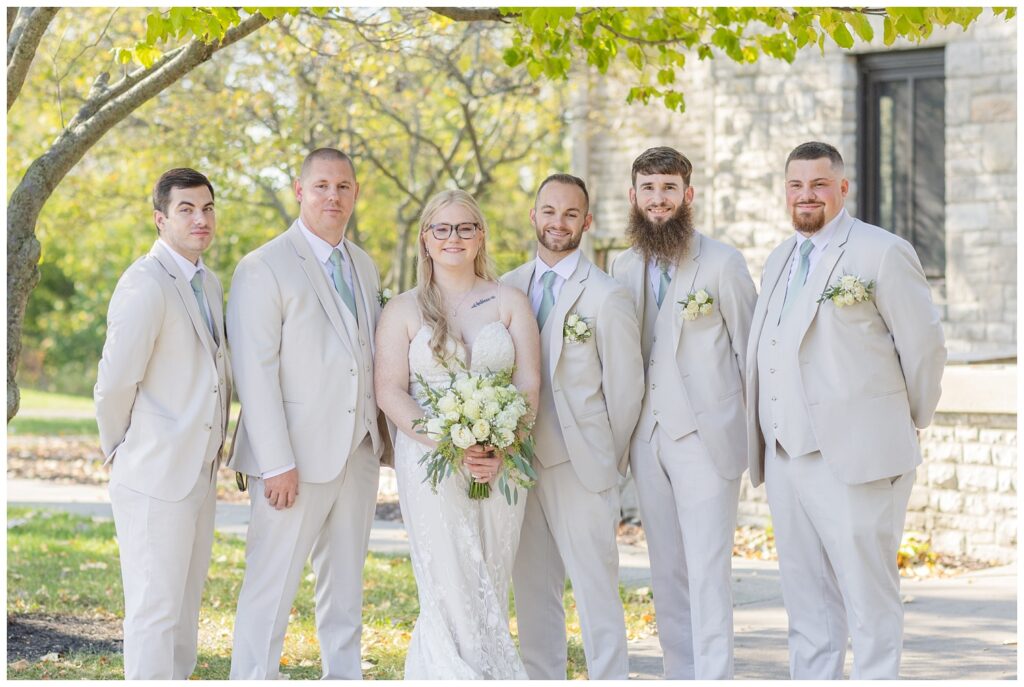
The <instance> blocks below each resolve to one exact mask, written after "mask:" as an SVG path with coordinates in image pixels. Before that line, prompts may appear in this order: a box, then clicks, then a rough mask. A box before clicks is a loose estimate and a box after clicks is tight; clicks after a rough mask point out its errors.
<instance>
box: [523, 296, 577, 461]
mask: <svg viewBox="0 0 1024 687" xmlns="http://www.w3.org/2000/svg"><path fill="white" fill-rule="evenodd" d="M530 291H533V276H531V277H530ZM527 295H528V296H529V294H527ZM559 296H561V293H559ZM554 310H555V309H554V308H553V307H552V308H551V313H554ZM556 326H559V324H557V323H555V318H554V317H552V316H551V314H549V315H548V319H547V321H546V322H545V323H544V329H542V330H541V332H540V401H539V404H538V405H539V406H540V407H539V408H538V409H537V420H536V422H535V423H534V425H533V441H534V444H535V447H536V454H537V460H539V461H540V464H541V465H543V466H544V467H546V468H549V467H552V466H554V465H558V464H560V463H564V462H566V461H568V460H569V449H568V448H567V447H566V445H565V439H564V438H563V437H562V430H561V426H560V424H559V420H558V409H557V408H555V397H554V394H553V393H552V391H551V335H552V332H551V328H552V327H556ZM559 334H560V332H559Z"/></svg>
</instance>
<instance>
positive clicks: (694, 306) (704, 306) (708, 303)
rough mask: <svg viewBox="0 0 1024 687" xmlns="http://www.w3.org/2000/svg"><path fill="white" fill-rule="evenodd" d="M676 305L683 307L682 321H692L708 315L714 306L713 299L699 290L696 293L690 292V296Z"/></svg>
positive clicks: (702, 290)
mask: <svg viewBox="0 0 1024 687" xmlns="http://www.w3.org/2000/svg"><path fill="white" fill-rule="evenodd" d="M678 303H679V305H681V306H683V319H684V320H691V321H692V320H695V319H697V318H698V317H704V316H706V315H710V314H711V311H712V310H713V309H714V308H713V307H712V306H714V304H715V299H714V298H712V297H711V294H710V293H708V292H707V291H705V290H704V289H701V290H700V291H697V292H693V291H691V292H690V295H688V296H687V297H686V298H684V299H683V300H681V301H678Z"/></svg>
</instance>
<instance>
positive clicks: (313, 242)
mask: <svg viewBox="0 0 1024 687" xmlns="http://www.w3.org/2000/svg"><path fill="white" fill-rule="evenodd" d="M297 221H298V225H299V229H301V230H302V235H303V236H305V237H306V241H308V242H309V247H310V248H311V249H313V256H314V257H316V261H317V262H318V263H320V267H321V270H322V271H323V273H324V277H325V278H326V279H327V284H328V286H330V287H331V290H332V291H333V290H334V277H332V276H331V269H332V266H331V253H333V252H334V249H335V248H338V249H339V250H340V251H341V277H342V279H344V280H345V282H346V283H347V284H348V288H350V289H352V293H353V294H354V293H355V292H356V290H355V289H354V288H353V284H352V263H351V261H350V260H349V257H348V249H346V248H345V239H342V240H341V242H340V243H339V244H338V245H337V246H332V245H331V244H329V243H327V242H326V241H324V240H323V239H322V238H320V237H319V236H317V235H316V234H314V233H313V232H311V231H310V230H309V229H308V228H307V227H306V225H305V224H303V223H302V219H299V220H297ZM294 469H295V463H292V464H290V465H285V466H284V467H283V468H277V469H276V470H267V471H266V472H264V473H263V474H262V475H260V476H261V477H262V478H263V479H268V478H270V477H277V476H278V475H283V474H284V473H286V472H288V471H289V470H294Z"/></svg>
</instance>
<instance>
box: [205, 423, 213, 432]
mask: <svg viewBox="0 0 1024 687" xmlns="http://www.w3.org/2000/svg"><path fill="white" fill-rule="evenodd" d="M203 429H205V430H206V431H207V432H209V431H210V430H211V429H213V425H210V424H206V425H203Z"/></svg>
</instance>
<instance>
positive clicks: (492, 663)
mask: <svg viewBox="0 0 1024 687" xmlns="http://www.w3.org/2000/svg"><path fill="white" fill-rule="evenodd" d="M429 339H430V329H429V328H427V327H425V326H424V327H422V328H421V329H420V331H419V332H418V333H417V334H416V336H415V338H413V340H412V341H411V342H410V344H409V373H410V374H409V377H410V380H409V390H410V393H411V394H412V395H413V397H414V398H419V393H420V385H419V383H418V382H417V381H416V374H417V373H418V374H420V375H421V376H422V377H423V379H424V380H425V381H426V382H427V384H430V385H433V384H444V383H447V382H448V380H449V375H448V371H447V370H446V369H445V368H444V367H443V366H442V365H440V364H439V363H438V362H437V360H435V359H434V356H433V354H432V352H431V350H430V347H429V345H428V342H429ZM449 345H450V346H452V348H451V350H452V352H453V354H454V355H456V356H458V357H459V358H460V359H461V360H462V362H463V363H466V364H467V366H468V367H469V369H470V371H472V372H474V373H482V372H487V371H498V370H503V369H506V368H509V367H512V365H513V364H514V363H515V347H514V345H513V343H512V336H511V335H510V334H509V333H508V330H507V329H506V328H505V326H504V324H502V323H501V322H492V323H491V324H488V325H486V326H485V327H484V328H483V329H482V330H481V331H480V333H479V334H477V337H476V339H475V340H474V342H473V347H472V351H470V354H471V355H470V356H469V359H468V360H467V359H466V357H467V351H466V350H465V347H464V346H463V345H462V344H461V343H450V344H449ZM428 450H429V448H428V447H427V446H425V445H424V444H421V443H419V442H418V441H416V440H415V439H412V438H410V437H409V436H407V435H406V434H404V433H402V432H399V433H398V438H397V440H396V443H395V471H396V472H397V476H398V498H399V503H400V504H401V508H402V519H403V520H404V521H405V527H406V531H407V532H408V534H409V545H410V549H411V553H412V567H413V572H414V573H415V576H416V586H417V588H418V590H419V600H420V615H419V618H418V619H417V620H416V627H415V629H414V630H413V633H412V641H411V642H410V644H409V653H408V655H407V656H406V659H405V678H406V679H409V680H413V679H415V680H481V679H493V680H526V679H528V676H527V674H526V669H525V668H524V667H523V662H522V660H521V659H520V658H519V652H518V651H517V650H516V647H515V644H514V643H513V642H512V636H511V634H510V633H509V629H508V602H509V595H508V591H509V583H510V579H511V576H512V563H513V561H514V559H515V554H516V548H517V547H518V545H519V528H520V525H521V524H522V518H523V507H524V505H525V503H526V499H525V498H522V496H524V495H523V494H520V499H519V504H518V505H517V506H510V505H508V503H506V501H505V497H504V496H502V495H501V494H500V493H499V492H498V491H497V489H495V490H494V491H493V492H492V494H491V496H490V497H488V498H486V499H482V500H471V499H470V498H469V496H468V493H467V492H468V489H469V476H468V473H465V472H463V473H460V472H456V473H454V474H452V475H450V476H449V477H447V478H445V479H444V480H442V481H441V483H440V484H439V485H438V487H437V493H436V494H435V493H434V492H433V491H432V490H431V488H430V484H429V483H426V482H424V481H423V480H424V477H426V470H425V469H424V468H423V466H421V465H419V460H420V458H421V457H422V456H423V454H424V453H426V452H427V451H428Z"/></svg>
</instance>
